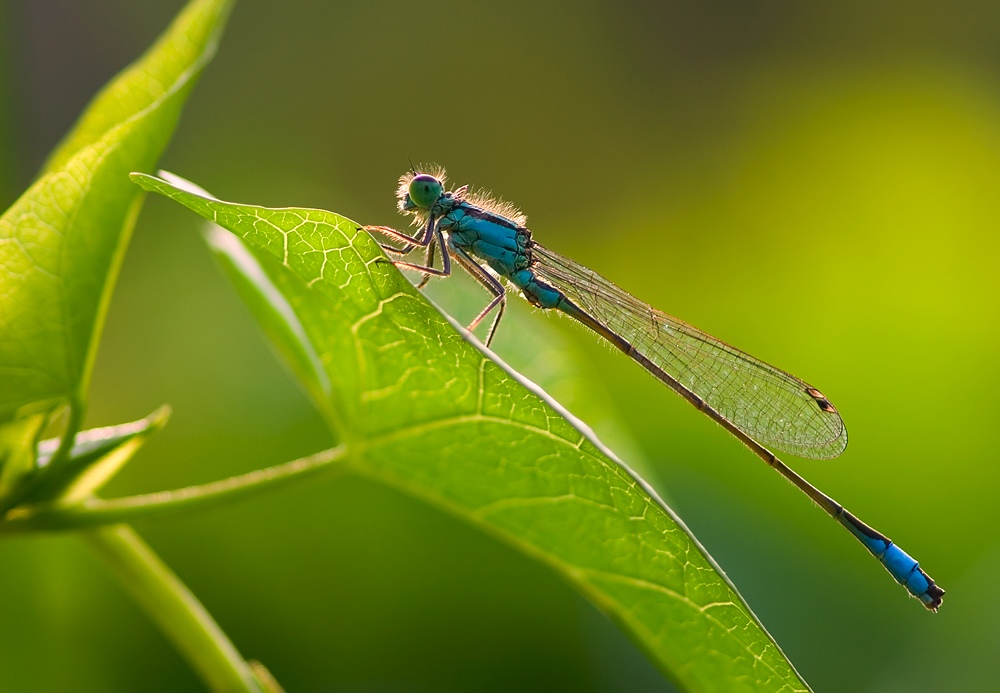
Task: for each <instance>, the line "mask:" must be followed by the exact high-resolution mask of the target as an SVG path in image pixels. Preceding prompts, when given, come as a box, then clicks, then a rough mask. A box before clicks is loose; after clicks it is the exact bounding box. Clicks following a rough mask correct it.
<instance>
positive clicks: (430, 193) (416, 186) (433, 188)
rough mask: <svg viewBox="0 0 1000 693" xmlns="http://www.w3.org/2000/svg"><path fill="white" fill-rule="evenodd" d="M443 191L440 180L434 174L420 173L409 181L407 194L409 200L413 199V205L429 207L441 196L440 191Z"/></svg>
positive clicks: (422, 207)
mask: <svg viewBox="0 0 1000 693" xmlns="http://www.w3.org/2000/svg"><path fill="white" fill-rule="evenodd" d="M443 192H444V186H442V185H441V181H439V180H438V179H437V178H435V177H434V176H431V175H428V174H426V173H421V174H420V175H417V176H414V177H413V180H411V181H410V187H409V190H408V191H407V194H408V195H409V197H410V200H412V201H413V204H414V206H416V207H419V208H420V209H430V207H431V205H433V204H434V202H435V201H436V200H437V199H438V198H439V197H441V193H443Z"/></svg>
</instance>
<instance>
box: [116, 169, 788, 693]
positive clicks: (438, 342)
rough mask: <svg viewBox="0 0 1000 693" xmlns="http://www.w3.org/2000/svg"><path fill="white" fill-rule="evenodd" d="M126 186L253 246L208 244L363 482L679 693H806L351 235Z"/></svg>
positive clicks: (642, 493)
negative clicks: (522, 574) (495, 543)
mask: <svg viewBox="0 0 1000 693" xmlns="http://www.w3.org/2000/svg"><path fill="white" fill-rule="evenodd" d="M133 178H134V179H135V180H136V182H137V183H139V185H141V186H142V187H144V188H146V189H147V190H152V191H155V192H158V193H160V194H162V195H165V196H167V197H170V198H172V199H174V200H176V201H178V202H180V203H181V204H183V205H185V206H187V207H189V208H190V209H192V210H194V211H195V212H197V213H198V214H200V215H202V216H203V217H205V218H207V219H210V220H212V221H214V222H216V223H218V224H220V225H222V226H223V227H225V228H227V229H229V230H231V231H233V232H234V233H235V234H236V235H237V236H239V237H241V238H242V239H244V240H245V241H247V243H246V244H245V245H244V244H240V243H238V242H228V241H226V240H224V239H220V238H218V237H217V236H210V238H211V239H212V240H211V245H212V247H213V249H214V250H215V251H216V253H218V254H220V255H221V256H222V257H223V258H224V259H225V262H224V265H225V266H226V268H227V270H228V273H229V274H230V276H231V277H232V278H234V279H235V280H236V283H237V286H238V287H239V289H240V292H241V294H242V295H243V296H244V298H245V299H247V302H248V304H249V305H250V306H251V308H252V309H253V311H254V313H255V315H256V316H257V318H258V319H259V320H260V321H261V322H262V324H264V325H265V329H266V331H267V333H268V334H269V336H271V338H272V339H273V340H275V342H276V343H277V344H278V347H279V349H280V350H281V352H282V353H284V354H285V355H286V356H288V357H289V361H290V363H291V365H292V369H293V371H294V372H295V374H296V375H297V376H298V377H299V378H300V379H301V380H302V381H303V384H304V385H305V387H306V389H307V391H308V392H309V393H310V394H311V395H312V396H313V398H314V399H316V400H317V404H318V405H319V406H320V408H321V409H323V410H324V411H325V412H327V414H328V420H329V421H330V423H331V426H332V427H333V429H334V430H335V432H336V434H337V435H339V436H340V438H341V439H342V440H343V442H344V445H345V446H346V449H347V455H348V457H349V459H350V460H351V461H350V464H351V465H352V466H353V468H354V469H355V470H356V471H357V472H359V473H361V474H364V475H367V476H369V477H371V478H373V479H376V480H379V481H381V482H383V483H386V484H389V485H392V486H394V487H397V488H399V489H402V490H404V491H406V492H407V493H410V494H412V495H414V496H417V497H419V498H421V499H424V500H425V501H427V502H428V503H431V504H433V505H436V506H438V507H440V508H442V509H444V510H446V511H448V512H450V513H453V514H455V515H457V516H459V517H461V518H463V519H465V520H466V521H468V522H470V523H472V524H473V525H475V526H478V527H480V528H482V529H483V530H485V531H487V532H488V533H490V534H492V535H495V536H498V537H500V538H502V539H504V540H506V541H508V542H509V543H511V544H513V545H514V546H516V547H518V548H519V549H521V550H523V551H524V552H525V553H527V554H528V555H530V556H533V557H534V558H536V559H538V560H541V561H543V562H545V563H547V564H548V565H550V566H551V567H552V568H553V569H554V570H556V571H558V572H559V573H560V574H562V575H563V576H564V577H565V578H566V579H567V580H568V581H569V582H570V583H572V584H573V585H574V586H575V587H576V588H577V589H578V590H580V591H581V592H582V593H583V594H584V595H586V596H587V597H588V598H589V599H590V600H591V601H592V602H593V603H594V604H596V605H597V606H598V607H599V608H601V609H602V610H603V611H604V612H605V613H607V614H608V615H609V616H610V617H611V618H612V619H614V620H615V621H616V622H618V623H619V624H620V625H621V627H622V628H623V629H624V630H625V631H626V632H627V633H628V634H629V635H630V636H631V637H632V639H633V640H634V641H635V642H636V643H637V644H638V645H639V646H640V647H641V648H642V649H643V650H644V651H646V652H647V653H648V655H649V656H650V658H651V659H652V660H653V661H654V662H655V663H656V664H657V665H658V666H659V667H660V668H661V669H662V670H663V671H664V672H665V673H666V674H667V675H668V676H670V677H671V678H672V679H674V680H675V681H676V682H678V683H679V684H680V685H682V686H683V687H685V688H689V689H692V690H726V691H735V690H753V691H779V690H784V691H792V690H807V688H808V687H807V686H806V684H805V683H804V682H803V681H802V680H801V679H800V678H799V677H798V675H797V673H796V672H795V670H794V669H793V667H792V666H791V664H790V663H789V662H788V661H787V660H786V659H785V657H784V655H783V654H782V652H781V651H780V649H779V648H778V646H777V645H776V644H775V642H774V641H773V640H772V639H771V637H770V636H769V635H768V634H767V632H766V631H765V630H764V629H763V627H762V626H761V625H760V623H759V622H758V621H757V620H756V618H755V617H754V616H753V614H752V613H751V611H750V610H749V608H748V607H747V606H746V604H745V603H744V602H743V600H742V599H741V598H740V596H739V595H738V594H737V592H736V590H735V588H733V587H732V585H730V584H729V582H728V581H727V580H726V578H725V576H724V575H723V574H722V572H721V571H720V570H719V568H718V567H717V566H716V565H715V564H714V563H713V562H712V560H711V558H710V557H709V556H708V555H707V554H706V553H705V551H704V549H703V548H702V547H701V546H700V545H699V544H698V543H697V541H696V540H695V539H694V538H693V537H692V536H691V535H690V533H689V532H688V531H687V529H686V528H685V527H684V526H683V524H682V523H681V522H680V521H679V520H678V519H677V518H676V517H675V516H674V515H673V514H672V513H671V511H670V510H669V509H668V508H667V507H666V506H665V505H664V504H663V502H662V501H661V500H660V499H659V497H658V496H657V495H656V494H655V492H653V491H652V490H651V489H650V488H649V487H648V486H647V485H646V484H645V483H644V482H643V481H642V480H641V479H639V478H638V477H637V476H636V475H635V474H634V473H633V472H631V471H630V470H629V469H628V468H627V467H626V466H625V465H624V464H622V463H621V462H619V461H618V460H617V459H615V458H614V457H613V455H612V454H611V453H610V452H609V451H607V450H606V449H604V448H603V447H602V446H601V445H600V443H598V442H597V440H596V439H595V438H594V437H593V435H592V434H591V433H590V432H589V430H588V429H586V427H584V426H583V425H582V424H580V423H579V422H577V421H575V420H574V419H573V418H572V417H571V416H570V415H569V414H567V413H566V412H565V411H563V410H562V409H561V408H560V407H559V405H557V404H555V403H554V402H553V401H551V400H550V399H549V398H548V397H547V396H546V395H545V394H544V393H542V392H541V391H539V390H538V389H537V388H536V387H534V386H533V385H532V384H531V383H529V382H527V381H526V380H524V379H523V378H521V377H520V376H518V375H517V374H516V373H513V372H512V371H511V370H509V369H508V368H507V367H506V366H504V365H503V364H502V363H500V362H499V361H498V360H497V359H496V357H495V356H493V355H492V354H490V353H489V352H487V351H485V350H484V349H482V348H481V347H479V346H478V345H475V344H474V343H473V342H472V340H467V339H466V338H463V336H462V334H461V333H460V331H459V330H456V329H455V326H454V325H453V324H451V323H450V322H449V321H448V320H447V319H445V317H443V316H442V315H441V314H440V313H439V312H438V311H437V310H436V309H435V308H434V307H433V306H432V305H431V304H429V303H428V302H427V301H426V300H425V299H424V298H423V297H422V296H421V294H420V293H418V292H417V291H416V290H414V288H413V287H412V286H411V285H410V283H409V282H408V281H407V279H406V278H405V277H404V276H402V275H401V274H400V273H399V272H398V271H397V270H396V269H395V268H394V267H393V266H392V264H391V263H389V262H388V261H387V260H386V258H385V255H384V254H383V253H382V250H381V248H380V247H379V246H378V244H377V243H376V242H375V240H374V239H372V238H371V237H370V236H369V235H368V234H367V233H365V232H364V231H363V230H361V229H359V228H358V225H357V224H355V223H354V222H352V221H350V220H348V219H345V218H344V217H341V216H338V215H336V214H333V213H331V212H325V211H320V210H310V209H266V208H263V207H256V206H251V205H239V204H231V203H226V202H221V201H218V200H215V199H211V198H209V197H207V196H206V195H204V194H203V193H200V192H198V193H196V192H190V191H191V190H194V189H193V188H190V187H187V186H186V185H185V184H184V183H183V182H181V181H180V180H179V179H171V180H172V182H167V181H166V180H163V179H158V178H154V177H151V176H146V175H139V174H137V175H134V176H133ZM233 240H235V239H233Z"/></svg>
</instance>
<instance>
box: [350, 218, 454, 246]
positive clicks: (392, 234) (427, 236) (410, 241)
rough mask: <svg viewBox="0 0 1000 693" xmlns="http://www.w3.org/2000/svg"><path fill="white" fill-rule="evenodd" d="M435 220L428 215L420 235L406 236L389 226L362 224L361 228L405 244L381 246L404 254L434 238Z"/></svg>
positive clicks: (425, 244)
mask: <svg viewBox="0 0 1000 693" xmlns="http://www.w3.org/2000/svg"><path fill="white" fill-rule="evenodd" d="M435 222H436V219H434V217H433V216H429V217H428V218H427V226H426V228H424V232H423V234H421V235H420V236H407V235H406V234H405V233H403V232H402V231H397V230H396V229H394V228H392V227H391V226H362V227H361V228H363V229H364V230H365V231H367V232H368V233H372V232H373V231H374V232H376V233H381V234H383V235H385V236H388V237H389V238H391V239H392V240H394V241H399V242H400V243H403V244H405V245H404V247H403V248H391V246H390V248H391V249H390V248H385V246H384V245H383V246H382V247H383V248H385V249H386V250H389V252H392V253H395V254H397V255H406V254H407V253H409V252H410V251H411V250H413V249H414V248H416V247H417V246H420V247H421V248H424V247H426V246H427V245H428V244H429V243H430V242H431V239H432V238H434V231H435V229H436V228H437V224H436V223H435ZM380 245H381V244H380Z"/></svg>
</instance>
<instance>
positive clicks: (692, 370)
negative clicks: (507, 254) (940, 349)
mask: <svg viewBox="0 0 1000 693" xmlns="http://www.w3.org/2000/svg"><path fill="white" fill-rule="evenodd" d="M532 253H533V255H534V259H535V263H536V264H535V265H534V266H533V267H532V269H533V270H534V271H535V272H536V273H537V274H538V276H539V277H541V278H542V279H544V280H546V281H547V282H549V283H550V284H552V285H553V286H555V287H556V288H557V289H559V290H560V291H562V292H563V293H564V294H566V296H567V297H568V298H569V299H570V300H571V301H573V302H574V303H576V304H577V305H578V306H579V307H580V308H582V309H583V310H584V311H586V312H587V313H589V314H590V315H591V316H593V317H594V318H595V319H596V320H597V321H598V322H600V323H602V324H603V325H604V326H606V327H607V328H608V329H610V330H611V331H612V332H614V333H616V334H617V335H619V336H620V337H622V338H623V339H625V340H626V341H628V342H630V343H631V344H632V346H633V347H635V349H636V351H638V352H639V353H640V354H642V355H643V356H645V357H646V358H648V359H649V360H650V361H652V362H653V363H654V364H655V365H656V366H658V367H659V368H661V369H663V371H664V372H666V373H667V374H668V375H669V376H670V377H671V378H673V379H674V380H676V381H677V382H679V383H680V384H681V385H683V386H684V387H685V388H687V389H688V390H690V391H691V392H693V393H694V394H696V395H698V396H699V397H700V398H702V399H703V400H704V401H705V402H706V403H707V404H708V406H710V407H712V408H713V409H715V410H716V411H717V412H719V414H721V415H722V416H723V417H725V418H726V419H728V420H729V421H730V422H732V423H733V424H734V425H735V426H736V427H737V428H739V429H740V430H742V431H743V432H744V433H746V434H747V435H749V436H750V437H751V438H753V439H754V440H756V441H757V442H759V443H761V444H762V445H767V446H773V447H775V448H778V449H780V450H785V451H786V452H790V453H792V454H793V455H799V456H801V457H810V458H813V459H827V458H830V457H836V456H837V455H839V454H840V453H841V452H843V451H844V448H846V447H847V429H846V428H845V427H844V421H843V419H841V418H840V414H839V413H837V410H836V409H835V408H834V407H833V405H832V404H830V402H829V401H828V400H827V399H826V398H825V397H824V396H823V395H822V394H821V393H820V392H819V390H817V389H816V388H814V387H812V386H811V385H809V384H808V383H806V382H804V381H802V380H799V379H798V378H796V377H795V376H793V375H791V374H789V373H786V372H785V371H782V370H780V369H778V368H775V367H774V366H771V365H768V364H767V363H764V362H763V361H761V360H759V359H756V358H754V357H753V356H750V355H749V354H747V353H744V352H742V351H740V350H739V349H736V348H734V347H731V346H729V345H728V344H726V343H725V342H722V341H720V340H718V339H716V338H715V337H713V336H711V335H709V334H707V333H705V332H702V331H701V330H699V329H698V328H696V327H693V326H691V325H689V324H687V323H686V322H683V321H681V320H678V319H677V318H674V317H671V316H669V315H667V314H666V313H662V312H660V311H658V310H656V309H655V308H652V307H650V306H648V305H647V304H645V303H643V302H642V301H640V300H639V299H637V298H635V297H634V296H632V295H631V294H628V293H626V292H625V291H623V290H622V289H619V288H618V287H617V286H615V285H614V284H612V283H611V282H610V281H608V280H607V279H605V278H604V277H602V276H601V275H599V274H597V273H596V272H594V271H593V270H591V269H588V268H586V267H584V266H583V265H580V264H579V263H577V262H574V261H573V260H570V259H569V258H566V257H563V256H561V255H559V254H557V253H554V252H552V251H551V250H548V249H546V248H543V247H542V246H539V245H537V244H535V245H533V247H532Z"/></svg>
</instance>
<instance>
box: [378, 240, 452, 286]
mask: <svg viewBox="0 0 1000 693" xmlns="http://www.w3.org/2000/svg"><path fill="white" fill-rule="evenodd" d="M435 238H436V239H437V245H439V246H441V264H442V265H443V267H442V268H441V269H435V268H434V267H431V266H429V263H428V265H417V264H414V263H412V262H393V263H392V264H394V265H396V267H400V268H402V269H411V270H415V271H417V272H423V273H424V280H422V281H421V283H420V285H419V286H418V288H419V287H422V286H423V285H424V284H426V283H427V281H428V280H429V279H430V277H432V276H433V277H449V276H451V255H450V254H449V253H448V250H447V246H445V244H444V237H443V236H442V235H441V231H440V230H439V229H435V230H434V238H432V239H431V242H430V243H428V244H427V246H428V255H429V254H430V249H431V248H433V246H434V239H435ZM432 259H433V258H432Z"/></svg>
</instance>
